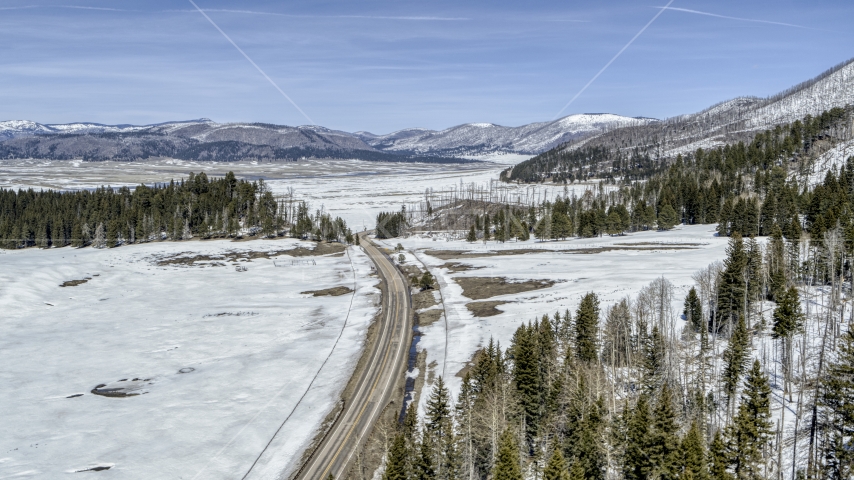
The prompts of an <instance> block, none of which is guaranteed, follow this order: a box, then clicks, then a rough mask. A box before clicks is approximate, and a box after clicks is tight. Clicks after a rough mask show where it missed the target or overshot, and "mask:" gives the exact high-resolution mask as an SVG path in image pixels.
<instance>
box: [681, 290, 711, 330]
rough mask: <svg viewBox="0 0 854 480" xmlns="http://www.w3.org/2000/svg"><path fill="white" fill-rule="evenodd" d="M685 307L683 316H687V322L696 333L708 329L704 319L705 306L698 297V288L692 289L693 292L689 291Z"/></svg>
mask: <svg viewBox="0 0 854 480" xmlns="http://www.w3.org/2000/svg"><path fill="white" fill-rule="evenodd" d="M684 307H685V308H684V310H682V314H683V315H685V320H686V321H687V322H688V325H691V328H692V329H693V330H694V331H695V332H699V331H700V330H701V329H703V328H707V327H706V326H705V323H706V321H705V319H704V318H703V304H702V302H701V301H700V297H698V296H697V289H696V288H694V287H691V290H688V295H687V296H685V305H684Z"/></svg>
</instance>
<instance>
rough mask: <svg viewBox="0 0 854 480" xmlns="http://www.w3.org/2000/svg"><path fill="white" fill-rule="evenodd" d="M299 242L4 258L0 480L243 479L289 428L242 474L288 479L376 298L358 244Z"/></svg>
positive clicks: (339, 384)
mask: <svg viewBox="0 0 854 480" xmlns="http://www.w3.org/2000/svg"><path fill="white" fill-rule="evenodd" d="M301 243H303V242H298V241H295V240H264V241H262V240H256V241H251V242H229V241H219V240H217V241H206V242H198V241H192V242H180V243H174V242H165V243H154V244H145V245H135V246H125V247H120V248H115V249H104V250H97V249H93V248H84V249H72V248H61V249H50V250H37V249H27V250H19V251H0V265H2V268H0V318H2V321H1V322H0V364H2V365H3V368H2V370H1V371H0V379H2V384H3V386H4V388H3V389H2V390H0V423H2V425H3V432H4V433H3V435H0V478H8V477H13V476H14V477H15V478H58V477H60V476H64V474H65V473H71V472H76V471H81V470H84V471H85V470H87V469H97V471H99V472H100V473H98V476H99V478H122V479H150V478H182V479H193V478H199V479H201V478H204V479H212V478H213V479H216V478H222V479H233V478H241V477H242V476H243V475H244V474H245V473H246V472H247V471H248V469H249V468H250V466H251V465H252V464H253V462H255V460H256V458H258V456H259V454H260V453H261V452H262V450H263V449H264V448H265V445H267V443H268V442H269V441H270V439H271V438H272V437H273V435H274V433H275V432H276V431H277V429H279V427H280V426H282V424H283V422H284V421H285V419H286V418H288V417H289V418H288V420H287V422H285V424H284V426H283V427H282V428H281V431H280V433H279V434H278V436H277V437H276V440H275V441H273V442H272V443H271V444H270V446H269V448H267V450H266V452H265V454H264V455H263V456H262V457H261V458H260V460H259V461H258V463H257V465H256V466H255V468H254V470H253V472H252V475H250V477H249V478H275V477H276V476H277V475H278V474H279V473H282V472H284V473H286V474H287V473H288V472H289V471H290V470H291V469H292V468H293V467H294V465H295V464H296V463H297V462H296V460H297V459H298V458H299V457H300V455H301V454H302V452H303V450H304V449H305V448H306V447H307V445H308V443H309V442H310V440H311V438H312V436H313V434H314V433H315V431H316V429H317V427H318V426H319V425H320V423H321V421H322V420H323V418H324V417H325V416H326V415H327V413H328V412H330V411H331V410H332V409H333V408H334V406H335V405H336V402H337V400H338V398H339V396H340V393H341V391H342V389H343V388H344V386H345V384H346V383H347V380H348V378H349V376H350V373H351V371H352V369H353V368H354V366H355V364H356V362H357V360H358V358H359V355H360V353H361V349H362V346H363V342H364V338H365V334H366V331H367V328H368V326H369V324H370V322H371V320H372V318H373V317H374V315H375V313H376V311H377V309H378V306H379V298H380V295H379V291H378V289H376V288H375V287H376V283H377V278H376V276H374V275H371V271H370V269H371V262H370V260H369V259H368V258H367V256H366V255H365V254H364V253H363V252H362V251H361V250H360V249H359V248H358V247H355V248H353V247H351V248H349V249H348V250H347V252H343V253H337V254H335V253H333V254H329V255H323V256H301V257H291V256H289V255H287V252H283V251H285V250H289V249H292V248H294V247H296V246H298V245H299V244H301ZM303 245H304V246H306V247H309V248H311V247H312V246H313V244H310V243H308V242H305V243H304V244H303ZM249 251H252V252H273V256H272V257H267V255H266V254H265V255H259V254H257V253H256V254H255V255H254V256H255V257H259V256H260V257H261V258H251V259H250V258H247V256H248V253H247V252H249ZM194 257H195V258H194ZM236 267H246V269H245V271H238V269H237V268H236ZM75 281H76V282H75ZM66 282H70V283H66ZM62 284H65V285H66V286H64V287H63V286H60V285H62ZM332 287H346V288H347V289H355V294H354V293H345V294H343V295H339V296H317V297H315V296H312V295H310V294H303V293H301V292H305V291H316V290H323V289H328V288H332ZM340 291H342V289H339V291H338V292H336V293H340ZM327 357H328V361H327ZM324 362H325V364H324ZM321 366H322V367H321ZM315 376H316V379H315ZM310 385H311V387H310V388H309V386H310ZM96 388H97V389H98V390H97V391H99V392H101V393H106V394H108V395H112V396H104V395H96V394H93V393H92V391H93V389H96ZM106 467H109V469H106Z"/></svg>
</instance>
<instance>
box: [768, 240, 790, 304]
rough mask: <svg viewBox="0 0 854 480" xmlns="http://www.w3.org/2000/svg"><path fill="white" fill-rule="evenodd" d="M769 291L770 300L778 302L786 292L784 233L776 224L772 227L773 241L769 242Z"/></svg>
mask: <svg viewBox="0 0 854 480" xmlns="http://www.w3.org/2000/svg"><path fill="white" fill-rule="evenodd" d="M767 257H768V258H767V261H766V264H767V265H768V290H769V294H770V299H771V300H774V301H777V300H778V299H779V298H780V297H781V296H782V294H783V292H785V291H786V282H787V279H786V246H785V244H784V243H783V231H782V230H780V226H779V225H777V224H776V223H775V224H774V225H773V226H772V227H771V239H770V240H769V241H768V250H767Z"/></svg>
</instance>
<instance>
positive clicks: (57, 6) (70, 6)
mask: <svg viewBox="0 0 854 480" xmlns="http://www.w3.org/2000/svg"><path fill="white" fill-rule="evenodd" d="M32 8H71V9H75V10H101V11H105V12H139V11H140V10H126V9H123V8H108V7H87V6H83V5H27V6H24V7H0V10H24V9H32Z"/></svg>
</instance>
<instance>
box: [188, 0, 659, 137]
mask: <svg viewBox="0 0 854 480" xmlns="http://www.w3.org/2000/svg"><path fill="white" fill-rule="evenodd" d="M188 1H189V2H190V3H192V4H193V6H194V7H196V10H198V11H199V13H201V14H202V16H204V17H205V18H207V19H208V21H209V22H211V25H213V26H214V28H216V29H217V30H218V31H219V33H221V34H222V36H223V37H225V39H226V40H228V41H229V42H230V43H231V44H232V45H234V48H236V49H237V51H238V52H240V54H241V55H243V57H244V58H245V59H246V60H249V63H251V64H252V66H253V67H255V69H256V70H258V71H259V72H260V73H261V75H264V78H266V79H267V81H268V82H270V84H271V85H273V86H274V87H276V90H278V91H279V93H281V94H282V96H283V97H285V98H286V99H287V100H288V101H289V102H291V105H293V106H294V108H296V109H297V110H299V113H301V114H302V116H303V117H305V118H306V120H308V122H309V123H311V124H312V125H315V123H314V120H312V119H311V118H310V117H309V116H308V115H306V113H305V112H303V111H302V109H301V108H299V105H297V104H296V102H294V101H293V100H291V97H289V96H288V94H287V93H285V91H284V90H282V89H281V88H279V86H278V85H276V82H274V81H273V79H272V78H270V77H269V76H268V75H267V74H266V73H264V70H261V67H259V66H258V64H257V63H255V62H253V61H252V59H251V58H249V55H246V52H244V51H243V50H242V49H241V48H240V47H238V46H237V44H236V43H234V40H232V39H231V37H229V36H228V35H226V34H225V32H223V31H222V29H221V28H219V25H217V24H216V23H214V21H213V20H211V17H209V16H208V15H207V14H206V13H205V12H204V10H202V9H201V8H199V6H198V5H196V2H194V1H193V0H188ZM670 1H671V3H672V2H673V0H670ZM668 5H669V4H668ZM662 11H663V10H662ZM658 14H659V15H661V11H659V12H658Z"/></svg>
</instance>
